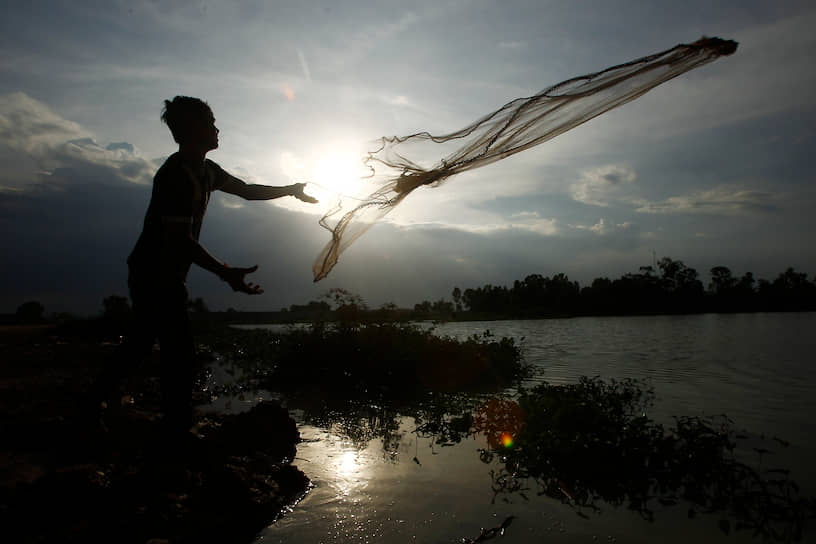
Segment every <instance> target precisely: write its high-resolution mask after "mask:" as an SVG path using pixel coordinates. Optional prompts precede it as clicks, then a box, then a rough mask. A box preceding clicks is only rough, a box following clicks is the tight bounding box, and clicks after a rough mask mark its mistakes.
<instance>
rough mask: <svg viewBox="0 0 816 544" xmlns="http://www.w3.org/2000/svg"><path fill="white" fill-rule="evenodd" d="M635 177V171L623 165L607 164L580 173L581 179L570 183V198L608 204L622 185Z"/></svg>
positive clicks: (594, 204)
mask: <svg viewBox="0 0 816 544" xmlns="http://www.w3.org/2000/svg"><path fill="white" fill-rule="evenodd" d="M636 179H637V173H636V172H635V171H634V170H632V169H631V168H629V167H628V166H625V165H620V164H609V165H606V166H600V167H598V168H593V169H590V170H585V171H583V172H582V173H581V179H579V180H578V181H576V182H575V183H573V184H572V187H571V188H570V192H571V195H572V198H573V199H574V200H576V201H578V202H582V203H584V204H590V205H592V206H603V207H606V206H609V203H610V200H612V199H613V197H614V196H615V195H616V194H617V193H620V192H621V189H622V187H624V186H625V185H628V184H631V183H632V182H634V181H635V180H636Z"/></svg>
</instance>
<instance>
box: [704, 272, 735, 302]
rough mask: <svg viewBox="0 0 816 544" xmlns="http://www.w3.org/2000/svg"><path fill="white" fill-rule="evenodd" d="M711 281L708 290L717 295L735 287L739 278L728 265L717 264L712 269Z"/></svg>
mask: <svg viewBox="0 0 816 544" xmlns="http://www.w3.org/2000/svg"><path fill="white" fill-rule="evenodd" d="M710 272H711V283H709V284H708V290H709V291H710V292H711V293H713V294H715V295H724V294H726V293H728V292H729V291H731V290H732V289H734V287H736V285H737V279H736V278H735V277H734V276H732V275H731V270H730V269H729V268H728V267H727V266H715V267H714V268H712V269H711V271H710Z"/></svg>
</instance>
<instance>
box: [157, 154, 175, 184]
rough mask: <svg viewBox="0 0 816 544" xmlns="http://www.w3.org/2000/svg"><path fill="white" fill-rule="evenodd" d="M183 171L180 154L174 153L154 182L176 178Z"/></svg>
mask: <svg viewBox="0 0 816 544" xmlns="http://www.w3.org/2000/svg"><path fill="white" fill-rule="evenodd" d="M180 171H181V160H180V157H179V154H178V153H173V154H172V155H170V156H169V157H167V158H166V159H165V160H164V163H162V165H161V166H160V167H159V169H158V170H157V171H156V175H155V176H154V180H158V179H162V178H165V177H175V176H176V174H177V173H178V172H180Z"/></svg>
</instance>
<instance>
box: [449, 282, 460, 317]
mask: <svg viewBox="0 0 816 544" xmlns="http://www.w3.org/2000/svg"><path fill="white" fill-rule="evenodd" d="M451 297H453V303H454V304H455V305H456V311H457V312H461V311H462V291H461V290H460V289H459V288H458V287H454V288H453V292H452V293H451Z"/></svg>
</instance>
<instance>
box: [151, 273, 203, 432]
mask: <svg viewBox="0 0 816 544" xmlns="http://www.w3.org/2000/svg"><path fill="white" fill-rule="evenodd" d="M164 303H165V307H164V310H163V312H162V319H161V330H160V332H159V342H160V344H161V367H162V370H161V372H162V379H161V388H162V412H164V418H165V423H166V428H167V430H168V432H170V433H176V432H179V433H184V432H186V431H187V430H189V429H190V427H192V425H193V420H192V409H193V407H192V395H193V373H194V365H195V344H194V342H193V336H192V332H191V331H190V319H189V316H188V315H187V289H186V288H185V287H184V286H183V285H182V286H178V287H174V288H172V289H169V290H167V291H166V292H165V297H164Z"/></svg>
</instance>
